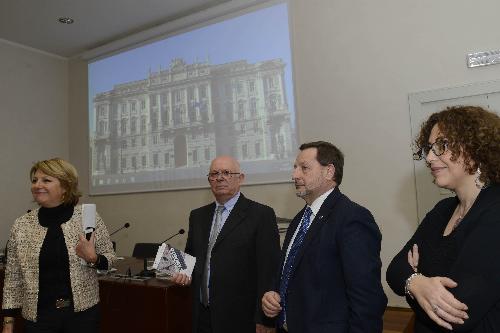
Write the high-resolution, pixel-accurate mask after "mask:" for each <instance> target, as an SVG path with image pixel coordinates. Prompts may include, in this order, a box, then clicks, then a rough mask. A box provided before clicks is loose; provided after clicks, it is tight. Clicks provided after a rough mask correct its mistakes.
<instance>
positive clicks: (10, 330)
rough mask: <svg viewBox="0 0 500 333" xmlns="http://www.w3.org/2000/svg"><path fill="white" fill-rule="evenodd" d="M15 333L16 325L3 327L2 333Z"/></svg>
mask: <svg viewBox="0 0 500 333" xmlns="http://www.w3.org/2000/svg"><path fill="white" fill-rule="evenodd" d="M13 332H14V325H12V324H8V325H4V326H3V329H2V333H13Z"/></svg>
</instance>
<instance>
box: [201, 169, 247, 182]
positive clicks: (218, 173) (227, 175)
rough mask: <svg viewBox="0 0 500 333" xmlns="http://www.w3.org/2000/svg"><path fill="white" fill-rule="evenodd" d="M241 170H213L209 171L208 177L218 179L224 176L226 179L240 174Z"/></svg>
mask: <svg viewBox="0 0 500 333" xmlns="http://www.w3.org/2000/svg"><path fill="white" fill-rule="evenodd" d="M239 174H241V172H231V171H229V170H222V171H212V172H209V173H208V175H207V177H208V179H209V180H217V179H219V177H222V178H224V179H229V178H231V177H232V176H233V175H239Z"/></svg>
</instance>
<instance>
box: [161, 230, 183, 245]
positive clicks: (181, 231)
mask: <svg viewBox="0 0 500 333" xmlns="http://www.w3.org/2000/svg"><path fill="white" fill-rule="evenodd" d="M185 232H186V231H185V230H184V229H180V230H179V231H178V232H177V233H175V234H173V235H172V236H170V237H168V238H167V239H165V240H164V241H163V242H162V243H166V242H167V241H169V240H171V239H172V238H174V237H175V236H177V235H182V234H183V233H185Z"/></svg>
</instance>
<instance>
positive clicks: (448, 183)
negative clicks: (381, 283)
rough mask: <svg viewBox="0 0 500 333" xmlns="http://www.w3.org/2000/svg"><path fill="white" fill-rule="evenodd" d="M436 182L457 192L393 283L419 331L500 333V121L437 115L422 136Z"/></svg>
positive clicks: (403, 258)
mask: <svg viewBox="0 0 500 333" xmlns="http://www.w3.org/2000/svg"><path fill="white" fill-rule="evenodd" d="M415 143H416V146H417V148H418V152H417V153H416V158H417V159H421V158H425V161H426V162H427V166H428V167H429V169H430V171H431V173H432V175H433V177H434V183H435V184H436V185H437V186H439V187H441V188H446V189H449V190H451V191H453V192H455V194H456V196H455V197H451V198H447V199H444V200H441V201H440V202H438V203H437V205H436V206H435V207H434V208H433V209H432V210H431V211H430V212H429V213H427V215H426V216H425V218H424V219H423V221H422V223H421V224H420V225H419V227H418V229H417V231H416V232H415V234H414V235H413V237H412V238H411V239H410V240H409V241H408V242H407V243H406V245H405V246H404V247H403V249H402V250H401V251H400V252H399V253H398V254H397V255H396V257H395V258H394V259H393V260H392V262H391V264H390V265H389V268H388V269H387V282H388V283H389V285H390V286H391V288H392V289H393V290H394V292H396V293H397V294H399V295H401V296H404V295H406V299H407V301H408V304H409V305H410V306H411V307H412V308H413V310H414V311H415V314H416V322H415V332H416V333H428V332H443V331H447V330H453V331H456V332H481V333H487V332H500V282H499V281H500V260H499V259H498V257H499V256H500V186H499V183H500V118H499V117H498V115H496V114H495V113H492V112H489V111H486V110H484V109H483V108H481V107H475V106H457V107H450V108H447V109H446V110H443V111H441V112H437V113H434V114H432V115H431V116H430V117H429V119H428V120H427V121H426V122H424V124H423V126H422V129H421V131H420V134H419V136H418V138H417V139H416V142H415Z"/></svg>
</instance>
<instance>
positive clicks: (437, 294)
mask: <svg viewBox="0 0 500 333" xmlns="http://www.w3.org/2000/svg"><path fill="white" fill-rule="evenodd" d="M457 285H458V284H457V283H456V282H455V281H453V280H452V279H449V278H446V277H441V276H436V277H430V278H429V277H426V276H424V275H419V276H416V277H415V278H413V280H412V281H411V284H410V292H411V293H412V295H413V296H414V297H415V299H416V300H417V302H418V304H420V306H421V307H422V309H423V310H424V311H425V313H426V314H427V315H428V316H429V318H431V319H432V320H433V321H434V322H436V324H438V325H439V326H442V327H444V328H447V329H449V330H452V327H451V325H450V323H455V324H463V323H464V319H469V316H468V315H467V312H466V311H467V310H468V308H467V305H465V304H464V303H462V302H460V301H459V300H457V299H456V298H455V296H453V294H452V293H450V292H449V291H448V289H447V288H455V287H456V286H457Z"/></svg>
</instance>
